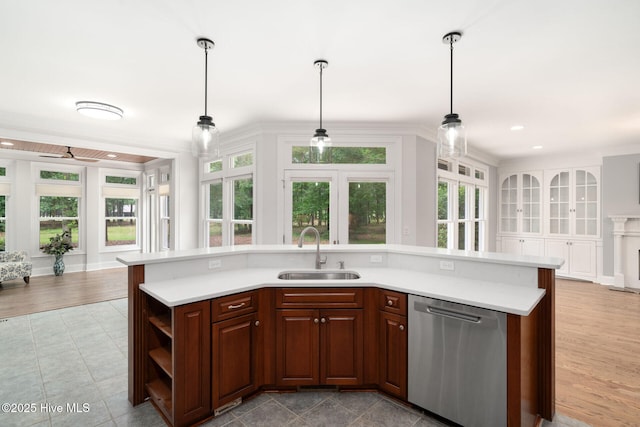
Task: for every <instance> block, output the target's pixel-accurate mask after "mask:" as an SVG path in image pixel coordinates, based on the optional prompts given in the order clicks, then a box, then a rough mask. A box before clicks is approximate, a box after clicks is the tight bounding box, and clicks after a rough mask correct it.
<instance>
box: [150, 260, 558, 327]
mask: <svg viewBox="0 0 640 427" xmlns="http://www.w3.org/2000/svg"><path fill="white" fill-rule="evenodd" d="M281 271H297V270H295V269H283V268H243V269H237V270H227V271H219V272H212V273H209V274H203V275H193V276H188V277H185V278H184V279H171V280H165V281H155V282H153V283H144V284H141V285H140V289H142V290H143V291H144V292H146V293H147V294H149V295H151V296H152V297H154V298H156V299H157V300H159V301H160V302H162V303H163V304H165V305H167V306H170V307H174V306H178V305H182V304H188V303H191V302H196V301H202V300H205V299H210V298H216V297H221V296H225V295H231V294H234V293H237V292H243V291H248V290H253V289H259V288H263V287H366V286H376V287H381V288H385V289H389V290H394V291H399V292H405V293H408V294H414V295H420V296H426V297H430V298H436V299H441V300H446V301H451V302H457V303H461V304H467V305H472V306H476V307H481V308H487V309H490V310H496V311H501V312H505V313H510V314H517V315H521V316H527V315H529V314H530V313H531V311H532V310H533V309H534V308H535V306H536V305H537V304H538V302H540V300H541V299H542V297H543V296H544V293H545V291H544V290H543V289H538V288H533V287H527V286H518V285H514V284H509V283H499V282H490V281H483V280H476V279H470V278H465V277H455V276H445V275H439V274H431V273H424V272H418V271H411V270H404V269H396V268H354V269H353V271H356V272H357V273H359V274H360V276H361V277H360V278H359V279H354V280H284V279H278V273H280V272H281ZM307 271H308V270H307ZM347 271H351V270H347Z"/></svg>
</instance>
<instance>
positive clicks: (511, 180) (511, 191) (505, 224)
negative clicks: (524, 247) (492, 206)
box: [500, 174, 519, 233]
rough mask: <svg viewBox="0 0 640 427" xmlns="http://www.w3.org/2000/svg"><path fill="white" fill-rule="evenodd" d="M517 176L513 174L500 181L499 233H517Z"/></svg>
mask: <svg viewBox="0 0 640 427" xmlns="http://www.w3.org/2000/svg"><path fill="white" fill-rule="evenodd" d="M518 211H519V207H518V175H517V174H513V175H510V176H508V177H506V178H504V179H503V180H502V184H501V185H500V231H501V232H502V233H517V232H518Z"/></svg>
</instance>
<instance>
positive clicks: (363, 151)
mask: <svg viewBox="0 0 640 427" xmlns="http://www.w3.org/2000/svg"><path fill="white" fill-rule="evenodd" d="M291 162H292V163H324V164H357V165H362V164H376V165H384V164H386V163H387V149H386V148H385V147H328V148H325V149H324V150H323V151H322V153H320V151H319V150H318V148H317V147H311V146H297V147H292V150H291Z"/></svg>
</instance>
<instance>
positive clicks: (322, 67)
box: [320, 64, 324, 129]
mask: <svg viewBox="0 0 640 427" xmlns="http://www.w3.org/2000/svg"><path fill="white" fill-rule="evenodd" d="M323 69H324V66H323V65H322V64H320V129H322V70H323Z"/></svg>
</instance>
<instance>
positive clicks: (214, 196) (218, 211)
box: [209, 182, 222, 219]
mask: <svg viewBox="0 0 640 427" xmlns="http://www.w3.org/2000/svg"><path fill="white" fill-rule="evenodd" d="M209 218H211V219H222V182H216V183H215V184H209Z"/></svg>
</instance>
